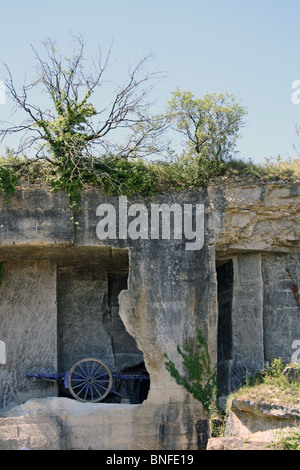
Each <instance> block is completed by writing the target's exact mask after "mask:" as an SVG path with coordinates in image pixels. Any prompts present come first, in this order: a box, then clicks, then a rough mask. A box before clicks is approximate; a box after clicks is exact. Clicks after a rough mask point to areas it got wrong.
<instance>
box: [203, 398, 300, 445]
mask: <svg viewBox="0 0 300 470" xmlns="http://www.w3.org/2000/svg"><path fill="white" fill-rule="evenodd" d="M299 424H300V406H299V405H298V406H295V405H293V406H284V405H275V404H269V403H264V402H258V403H256V402H254V401H250V400H238V399H234V400H233V401H232V405H231V409H230V412H229V416H228V421H227V424H226V430H225V436H224V437H218V438H210V439H209V440H208V444H207V448H206V450H276V449H277V447H276V443H278V441H279V440H280V438H281V437H282V436H283V435H287V434H288V433H290V432H293V430H295V425H299Z"/></svg>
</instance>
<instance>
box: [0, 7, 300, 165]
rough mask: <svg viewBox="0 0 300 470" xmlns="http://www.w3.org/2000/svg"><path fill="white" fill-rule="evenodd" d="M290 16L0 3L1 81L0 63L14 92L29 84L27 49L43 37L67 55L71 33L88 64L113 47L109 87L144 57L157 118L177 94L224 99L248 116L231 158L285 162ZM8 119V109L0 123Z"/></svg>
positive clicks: (299, 12) (279, 10) (291, 111)
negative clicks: (83, 43)
mask: <svg viewBox="0 0 300 470" xmlns="http://www.w3.org/2000/svg"><path fill="white" fill-rule="evenodd" d="M299 17H300V2H299V0H285V1H284V0H260V1H258V0H251V1H250V0H209V1H203V0H184V1H178V0H159V1H158V0H151V1H149V0H148V1H144V0H140V1H137V0H123V1H121V0H114V1H111V2H108V1H103V0H98V1H96V0H85V1H78V0H72V1H71V0H60V1H58V0H51V1H48V0H44V1H42V2H41V1H36V0H27V1H26V2H25V1H21V0H12V1H11V2H4V1H3V0H2V1H1V2H0V18H1V23H0V62H1V64H0V79H2V77H3V74H4V68H3V66H2V62H5V63H7V64H8V65H9V67H10V69H11V71H12V73H13V76H14V77H15V80H16V82H17V83H18V82H19V83H20V84H22V83H23V80H24V76H25V74H26V76H27V77H28V80H29V79H30V78H31V77H32V74H33V66H34V58H33V52H32V49H31V46H30V44H32V45H33V46H34V47H36V48H39V46H40V43H41V42H42V41H43V40H44V39H46V38H47V37H51V38H53V39H55V40H56V41H57V43H58V44H59V45H60V46H61V48H62V49H63V50H64V48H65V47H66V49H67V50H70V49H69V46H70V43H71V35H70V33H73V34H75V35H76V34H79V33H80V34H82V35H83V36H84V37H85V38H86V40H87V49H86V53H91V56H93V55H94V52H95V47H96V46H97V45H98V44H100V45H101V49H102V50H103V52H104V53H105V51H107V50H108V48H109V47H110V45H111V43H112V42H113V48H112V58H113V59H115V66H114V67H113V68H112V69H111V70H112V71H113V72H114V74H115V80H116V81H118V78H119V77H120V81H123V80H124V76H125V75H123V74H125V70H126V69H127V65H131V64H132V63H136V62H137V61H139V60H140V59H141V58H142V57H143V56H144V55H146V54H149V53H151V54H153V59H152V61H151V63H149V65H148V66H151V67H153V70H161V71H164V72H166V78H165V79H164V80H163V81H162V82H160V83H159V85H158V86H157V87H156V88H155V90H154V92H153V98H154V99H155V100H156V102H157V109H159V110H161V109H163V108H164V106H165V105H166V103H167V101H168V100H169V99H170V94H171V92H172V91H174V90H175V89H176V88H177V87H179V88H180V89H182V90H191V91H192V93H193V94H194V95H195V96H197V97H201V96H203V95H204V94H205V93H206V92H218V93H221V92H226V91H228V92H229V93H232V94H233V95H235V96H236V98H237V99H238V100H240V102H241V104H242V105H244V106H245V107H246V108H247V109H248V116H247V118H246V125H245V127H244V128H243V129H242V135H243V138H242V139H241V140H240V141H239V144H238V150H239V151H240V157H242V158H243V159H245V160H247V159H248V158H251V159H253V160H254V161H255V162H262V161H264V159H265V157H272V156H273V157H275V156H277V155H278V154H280V155H281V156H282V158H284V159H285V158H288V157H289V156H292V157H293V156H294V153H293V148H292V144H293V143H295V144H298V137H297V136H296V134H295V125H296V124H300V104H298V105H297V104H293V103H292V100H291V96H292V93H293V91H294V90H292V83H293V82H294V81H295V80H300V60H299V48H298V45H299V43H300V41H299V36H300V30H299ZM299 96H300V94H299ZM96 105H97V103H96ZM99 107H101V104H100V106H99ZM8 115H9V103H8V101H7V104H5V105H3V104H2V105H0V120H4V119H5V118H6V117H7V116H8ZM299 143H300V142H299Z"/></svg>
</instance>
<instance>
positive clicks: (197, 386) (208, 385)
mask: <svg viewBox="0 0 300 470" xmlns="http://www.w3.org/2000/svg"><path fill="white" fill-rule="evenodd" d="M197 343H198V344H197V347H196V350H195V352H192V350H191V348H190V347H189V346H185V348H184V351H185V352H184V351H182V350H181V349H180V347H179V346H177V351H178V353H179V354H180V355H181V357H182V358H183V365H184V366H185V368H186V370H187V374H186V377H183V376H182V375H180V373H179V372H178V370H177V369H176V366H175V364H174V362H172V361H170V360H168V362H166V363H165V364H166V368H167V370H168V371H169V372H170V374H171V376H172V377H173V378H174V379H175V380H176V382H177V384H178V385H182V386H183V387H185V388H186V390H187V391H188V392H189V393H191V394H192V395H193V397H194V398H195V399H196V400H199V401H200V402H201V403H202V405H203V408H204V409H205V410H206V411H207V412H208V413H210V409H211V405H212V404H213V402H214V399H215V397H216V395H217V372H216V367H214V368H212V367H211V364H210V357H209V353H208V346H207V343H206V341H205V339H204V338H203V336H202V333H201V330H200V329H199V330H198V332H197ZM166 358H167V359H169V358H168V356H167V355H166Z"/></svg>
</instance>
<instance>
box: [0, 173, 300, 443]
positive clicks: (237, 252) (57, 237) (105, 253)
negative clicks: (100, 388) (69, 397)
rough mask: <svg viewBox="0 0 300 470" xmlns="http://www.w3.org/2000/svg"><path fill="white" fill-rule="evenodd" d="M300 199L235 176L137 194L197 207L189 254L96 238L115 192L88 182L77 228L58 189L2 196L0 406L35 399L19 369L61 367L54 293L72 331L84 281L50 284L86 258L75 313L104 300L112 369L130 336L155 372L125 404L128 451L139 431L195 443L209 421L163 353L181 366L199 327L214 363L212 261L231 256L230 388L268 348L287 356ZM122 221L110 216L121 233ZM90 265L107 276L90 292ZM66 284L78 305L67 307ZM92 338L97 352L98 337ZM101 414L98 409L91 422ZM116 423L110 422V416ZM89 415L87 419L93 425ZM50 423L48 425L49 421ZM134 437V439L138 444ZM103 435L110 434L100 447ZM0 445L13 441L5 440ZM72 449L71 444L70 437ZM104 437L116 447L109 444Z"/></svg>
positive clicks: (297, 192) (179, 245) (294, 332)
mask: <svg viewBox="0 0 300 470" xmlns="http://www.w3.org/2000/svg"><path fill="white" fill-rule="evenodd" d="M299 198H300V185H299V184H298V185H296V184H294V185H292V184H291V185H290V184H287V185H283V184H277V185H272V184H244V183H242V182H240V183H231V184H227V183H226V184H215V185H211V186H209V187H208V188H207V189H206V190H194V191H184V192H170V193H166V194H159V195H157V196H155V198H154V199H153V200H152V201H147V202H144V201H143V203H145V204H146V205H147V207H150V204H151V202H155V203H157V204H162V203H166V204H169V205H171V204H173V203H177V204H180V205H183V204H185V203H188V204H194V205H195V204H204V206H205V237H204V246H203V248H202V249H201V250H198V251H187V250H186V240H185V239H184V238H183V239H181V240H177V239H175V240H174V239H170V240H163V239H162V238H160V239H153V240H152V239H150V238H149V239H147V240H144V239H142V240H141V239H132V238H127V239H122V238H116V239H113V240H108V239H104V240H99V239H98V237H97V234H96V227H97V223H98V221H99V217H97V215H96V209H97V207H98V205H99V204H103V203H108V204H114V205H115V206H116V207H118V198H112V197H109V196H106V195H104V194H103V193H102V192H101V191H99V190H96V189H88V190H86V191H84V193H83V199H82V207H83V210H82V211H81V212H80V213H79V214H78V215H77V216H76V217H77V219H76V222H78V223H79V226H80V230H75V225H73V224H72V223H71V220H70V217H71V214H70V210H69V204H68V199H67V197H66V195H65V194H63V193H51V192H49V191H48V190H47V189H37V188H31V187H28V188H23V189H21V188H20V189H18V190H17V191H16V194H15V195H14V196H13V197H12V200H11V204H5V202H4V198H3V199H1V204H0V217H1V223H0V226H1V229H0V261H6V263H7V269H8V271H7V273H8V275H7V277H6V278H5V279H4V282H3V284H2V286H1V288H0V340H2V341H5V346H6V350H7V363H6V364H4V365H3V364H0V383H1V384H4V386H3V387H1V400H2V405H1V406H3V407H4V406H10V407H11V406H12V405H13V404H16V403H21V402H22V401H24V400H25V399H27V398H29V397H30V398H34V397H40V396H42V391H41V390H40V389H35V388H34V387H33V386H31V387H30V388H28V389H26V390H25V389H23V388H22V387H23V386H24V383H22V381H24V380H25V379H24V374H25V373H26V371H27V370H28V369H29V368H30V369H31V368H32V367H33V366H34V367H35V368H36V370H38V371H43V368H45V367H46V369H47V371H48V370H49V369H50V367H51V368H52V367H54V368H57V363H58V362H59V361H61V364H62V366H63V361H64V359H62V356H61V355H62V354H65V353H66V351H63V348H62V349H60V345H59V341H60V340H59V336H58V333H60V332H61V330H60V329H59V328H58V324H57V310H58V311H59V308H58V309H57V306H58V307H59V302H60V301H59V299H58V297H57V293H58V292H59V289H60V295H61V294H62V291H67V292H66V297H65V299H69V304H70V305H69V307H70V308H69V310H68V315H67V316H66V323H65V324H66V326H67V330H66V331H69V332H70V331H71V329H70V325H71V324H72V320H71V318H70V316H69V315H70V314H71V311H72V310H73V309H75V308H78V302H75V300H74V299H75V297H76V296H77V294H78V292H77V291H78V289H80V287H78V285H79V284H78V283H77V281H76V279H75V278H74V279H73V281H74V282H73V281H72V283H71V284H72V285H73V287H72V288H71V286H70V284H69V283H68V282H65V283H63V282H62V283H61V284H60V286H59V288H58V289H57V280H58V279H59V277H60V274H59V273H60V270H61V269H67V267H68V266H70V265H72V266H75V265H76V266H77V267H80V268H82V266H85V267H87V269H88V271H89V274H88V275H87V279H90V282H86V283H83V284H84V285H85V288H84V290H86V292H87V293H88V295H89V298H86V301H85V299H84V296H83V297H81V299H82V300H81V301H80V302H81V303H82V310H84V309H85V307H86V309H87V311H90V312H94V313H95V311H94V310H93V308H94V307H93V305H92V304H93V303H98V304H101V305H102V307H103V308H102V307H101V308H100V310H98V311H100V313H99V315H103V316H102V317H101V320H100V319H99V325H102V326H101V328H100V326H99V325H97V328H98V327H99V328H100V330H101V331H100V332H99V330H97V328H95V331H98V333H99V334H98V333H97V334H96V336H97V335H98V336H99V338H100V337H101V338H103V342H104V344H105V348H106V350H107V351H112V349H113V348H112V347H111V344H112V338H113V335H110V334H109V335H108V336H107V335H106V333H107V332H108V331H109V330H110V332H112V331H113V330H114V329H115V328H117V326H118V325H120V324H121V323H123V324H124V328H125V329H126V332H125V331H124V330H123V333H122V335H123V337H122V340H121V337H119V336H118V337H116V338H115V343H114V344H115V348H116V351H117V356H115V357H116V362H115V363H116V364H117V363H118V364H119V365H120V367H121V365H122V364H123V365H124V364H128V362H127V360H128V357H129V356H128V354H129V353H130V354H131V353H132V352H133V350H132V349H131V347H132V344H133V342H135V343H136V346H137V349H138V351H140V352H141V353H142V355H143V359H144V361H145V365H146V368H147V371H148V372H149V374H150V378H151V386H150V392H149V395H148V398H147V400H146V401H145V402H144V403H143V404H142V405H139V406H138V407H137V408H130V412H129V411H125V409H124V415H126V419H125V422H126V423H127V425H128V426H129V428H130V426H133V424H132V423H134V429H135V431H134V433H132V434H129V437H128V442H127V443H126V446H127V447H126V448H131V447H130V446H133V445H135V446H140V445H144V443H145V440H144V438H143V437H142V436H144V435H146V434H147V438H148V442H149V446H150V447H152V446H153V448H159V446H161V448H163V449H169V448H170V449H173V448H174V449H175V448H189V449H192V448H197V446H198V447H199V446H201V445H202V443H203V437H202V438H200V437H199V432H198V431H199V429H200V428H201V433H200V434H202V435H203V432H202V431H203V429H204V426H202V425H201V426H200V424H199V423H201V422H203V420H205V416H204V414H203V410H202V407H201V404H199V403H198V402H197V403H195V402H194V401H193V399H191V397H190V396H189V395H188V394H187V393H186V392H185V390H184V389H183V388H182V387H179V386H178V385H177V384H176V382H175V381H174V379H173V378H172V377H171V376H170V374H169V373H168V372H167V371H166V368H165V360H166V359H165V354H167V355H168V357H169V359H170V360H172V361H174V362H175V364H176V366H177V368H178V369H179V371H180V372H183V367H182V362H181V357H180V356H179V355H178V351H177V346H178V345H179V346H180V347H182V348H183V347H184V346H185V345H186V344H187V343H188V344H190V345H191V346H192V347H193V345H194V341H195V332H196V331H197V329H198V328H201V330H202V332H203V333H204V335H205V337H206V339H207V341H208V346H209V352H210V355H211V361H212V363H213V364H216V362H217V356H218V351H217V337H218V318H219V308H221V303H220V304H219V306H218V289H217V287H218V279H217V272H216V262H217V263H222V262H226V261H231V263H232V268H233V269H232V286H231V287H232V288H231V293H230V295H231V299H230V305H231V306H230V310H229V313H228V318H230V321H231V328H226V331H227V333H228V334H230V341H231V344H232V347H231V350H230V351H229V353H228V357H226V359H225V362H226V370H225V371H224V374H227V376H226V377H225V379H224V383H227V386H228V388H229V389H230V388H231V387H234V386H236V385H237V384H239V383H241V382H242V381H243V380H244V378H245V374H246V371H248V372H249V371H250V372H252V371H253V372H254V371H255V370H257V369H259V368H260V367H261V365H262V361H263V360H264V359H266V356H267V358H268V360H270V359H272V358H274V357H279V356H282V353H283V354H284V357H289V354H291V353H292V350H291V346H292V340H294V339H299V338H300V322H299V308H298V307H299V293H298V290H299V289H298V286H299V282H300V277H299V276H300V274H299V240H300V223H299V222H300V204H299V201H300V199H299ZM134 202H141V201H137V200H136V199H128V205H130V204H133V203H134ZM116 212H117V213H118V209H117V211H116ZM118 228H119V226H118V224H117V231H118ZM126 257H128V261H127V262H128V265H127V266H128V268H129V270H128V281H127V285H126V288H125V286H124V287H122V289H123V290H122V291H121V293H120V294H119V296H118V304H119V305H118V306H117V305H116V302H113V303H111V304H109V301H108V300H107V299H105V295H106V294H105V292H107V285H108V284H107V280H108V279H109V276H110V275H111V274H115V273H118V272H120V271H123V268H122V269H121V266H123V267H124V262H125V264H126V260H125V258H126ZM76 269H77V268H76ZM93 270H94V271H95V270H96V271H97V272H98V271H99V272H100V271H101V272H105V273H106V274H105V276H106V278H105V279H106V280H105V281H104V278H103V279H102V284H101V285H102V287H101V289H99V291H98V292H97V294H96V293H95V291H96V290H97V289H95V285H96V281H95V282H94V281H93V280H92V278H91V277H89V276H92V275H91V274H90V273H91V272H92V271H93ZM57 274H58V276H57ZM105 276H104V277H105ZM75 277H76V276H75ZM23 281H24V282H23ZM75 281H76V282H75ZM97 282H98V281H97ZM45 285H46V286H47V289H46V290H45ZM63 285H64V286H65V288H63ZM23 286H25V288H24V287H23ZM26 286H27V287H26ZM76 286H77V287H76ZM92 286H94V287H92ZM69 289H70V290H71V293H70V291H69ZM72 289H73V290H72ZM72 292H73V294H74V299H73V300H74V302H75V304H72V302H73V300H72ZM75 294H76V295H75ZM61 298H62V297H61ZM77 298H78V296H77ZM92 299H94V300H92ZM97 299H98V300H97ZM90 301H91V303H90ZM63 302H65V304H66V303H68V301H63ZM225 303H226V302H225ZM225 303H224V304H225ZM61 305H62V304H61ZM72 305H73V306H72ZM65 307H66V305H65ZM101 312H102V313H101ZM108 312H109V316H110V318H108ZM93 315H94V314H93ZM96 316H97V315H94V317H95V318H96ZM59 321H60V319H59ZM88 324H89V325H90V323H88ZM108 325H109V328H108ZM30 328H32V331H31V332H30ZM105 328H106V329H105ZM279 332H280V334H279ZM125 333H126V335H129V336H131V337H132V342H130V341H128V342H125V341H123V339H124V338H125V336H126V335H125ZM220 333H222V331H221V330H220ZM78 335H80V332H79V330H78V334H77V336H78ZM92 336H93V335H92V334H91V335H90V336H89V338H92ZM127 338H128V336H127ZM90 342H91V344H90V346H91V349H94V348H95V342H96V340H95V338H93V339H92V340H90ZM125 343H126V345H127V346H128V348H127V346H126V349H127V350H126V351H124V350H123V351H122V345H123V344H125ZM70 344H71V345H72V339H71V342H70ZM58 346H59V347H58ZM72 346H74V348H73V351H72V353H71V352H70V357H67V354H66V356H65V358H66V361H67V362H68V361H69V362H71V360H72V357H73V355H74V354H75V352H74V351H76V341H75V338H74V344H73V345H72ZM33 349H34V351H33ZM71 349H72V348H71V347H70V351H71ZM18 351H19V352H18ZM20 351H21V353H20ZM109 355H110V353H109V354H108V356H109ZM58 356H60V357H59V358H58ZM71 356H72V357H71ZM110 357H111V356H110ZM66 365H67V364H66ZM16 377H17V378H16ZM16 384H17V387H16ZM16 390H17V392H16ZM23 392H26V394H27V395H26V394H25V393H24V394H23ZM47 392H48V393H49V394H51V393H57V390H56V389H53V390H52V391H50V389H49V388H47ZM28 393H29V396H28ZM55 406H58V412H57V413H56V414H55V416H56V417H57V416H61V415H63V416H65V415H64V413H66V416H67V415H68V414H69V413H71V414H72V413H73V411H72V412H71V410H70V409H69V405H68V407H67V408H66V409H64V408H63V407H62V406H61V405H55ZM101 409H103V410H104V409H105V408H101ZM85 410H87V408H85ZM133 410H136V411H134V412H133ZM23 412H24V413H25V410H24V409H23ZM99 413H100V411H99ZM26 414H27V412H26ZM29 414H30V413H29ZM100 414H101V413H100ZM100 414H99V416H98V415H97V416H98V419H99V420H100ZM133 415H134V417H133ZM43 416H44V415H43ZM47 416H48V415H47ZM72 416H73V415H72ZM116 416H117V414H116ZM129 416H130V417H129ZM32 417H33V415H32ZM5 419H8V416H7V417H6V418H5ZM18 419H19V418H18ZM20 419H21V418H20ZM28 419H29V418H28ZM47 419H48V418H47ZM70 419H71V418H70ZM72 419H73V418H72ZM82 419H83V418H82ZM84 419H85V418H84ZM84 419H83V422H84ZM92 419H94V418H92ZM112 419H113V423H114V425H115V426H117V419H116V420H114V418H112ZM51 420H52V418H51ZM128 420H129V421H128ZM96 421H97V419H96V417H95V426H96ZM51 422H52V421H51ZM129 422H130V425H129V424H128V423H129ZM149 423H151V425H149ZM99 425H100V424H99V423H98V424H97V426H99ZM3 426H4V424H3ZM51 426H52V425H51ZM55 426H57V424H55ZM55 426H54V428H53V429H57V428H55ZM93 426H94V425H93ZM75 428H76V426H75V425H74V429H75ZM3 429H4V427H3ZM95 429H96V428H95ZM109 429H110V430H112V429H113V428H112V427H110V428H109ZM197 429H198V431H197ZM146 430H147V432H146ZM55 432H56V431H55ZM197 432H198V434H197ZM54 434H55V433H54ZM12 435H13V434H12ZM109 435H110V436H112V435H113V433H112V432H111V434H109ZM117 435H119V434H118V433H117ZM74 436H75V434H74ZM123 438H124V436H123ZM53 439H54V438H53ZM74 439H75V438H74ZM80 439H82V437H80V438H79V437H78V442H79V440H80ZM91 439H92V438H91ZM107 439H108V438H107ZM131 439H135V441H134V444H133V443H132V440H131ZM54 441H55V439H54V440H53V442H54ZM60 441H61V442H62V438H60ZM200 441H201V442H200ZM22 442H23V441H22ZM24 442H25V441H24ZM24 442H23V443H24ZM74 442H75V440H74ZM122 442H123V441H122ZM107 443H108V440H107V441H105V444H104V445H108V444H107ZM140 443H142V444H140ZM123 444H124V446H125V443H124V442H123V443H122V445H123ZM5 445H10V444H8V441H6V444H5ZM24 445H25V444H24ZM43 445H44V444H43ZM45 445H46V444H45ZM51 445H52V444H51ZM53 445H55V446H56V445H58V444H57V443H56V444H53ZM59 445H61V444H59ZM64 445H65V444H64ZM77 445H79V444H78V443H77V441H76V444H72V446H77ZM86 445H88V444H87V443H85V444H84V446H86ZM93 445H94V444H93ZM109 445H111V446H114V448H116V442H114V444H109ZM29 447H30V446H29Z"/></svg>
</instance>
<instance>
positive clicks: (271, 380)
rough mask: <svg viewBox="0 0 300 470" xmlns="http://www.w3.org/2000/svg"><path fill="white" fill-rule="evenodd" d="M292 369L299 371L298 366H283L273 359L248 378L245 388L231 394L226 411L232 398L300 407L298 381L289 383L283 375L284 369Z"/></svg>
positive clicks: (299, 386) (279, 361) (299, 381)
mask: <svg viewBox="0 0 300 470" xmlns="http://www.w3.org/2000/svg"><path fill="white" fill-rule="evenodd" d="M289 366H291V367H293V368H295V369H297V370H299V376H300V363H299V364H294V363H291V364H284V363H283V362H282V360H281V358H279V359H274V360H273V362H271V364H269V365H268V364H266V365H265V367H264V368H263V369H262V370H260V371H259V372H257V373H256V374H255V375H254V376H253V377H248V378H247V380H246V384H245V386H243V387H241V388H240V389H239V390H237V391H236V392H234V393H232V394H231V395H230V396H229V397H228V400H227V411H229V409H230V406H231V402H232V400H233V399H234V398H238V399H241V400H251V401H254V402H256V403H259V402H266V403H269V404H274V405H283V406H284V405H286V406H291V405H296V406H299V405H300V379H298V380H297V381H295V382H290V381H289V380H288V379H287V377H286V376H285V375H284V373H283V372H284V369H285V368H286V367H289Z"/></svg>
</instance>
